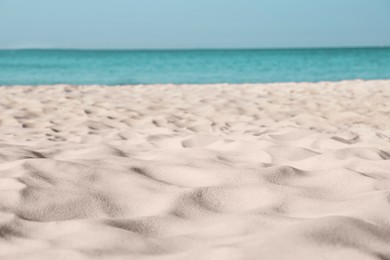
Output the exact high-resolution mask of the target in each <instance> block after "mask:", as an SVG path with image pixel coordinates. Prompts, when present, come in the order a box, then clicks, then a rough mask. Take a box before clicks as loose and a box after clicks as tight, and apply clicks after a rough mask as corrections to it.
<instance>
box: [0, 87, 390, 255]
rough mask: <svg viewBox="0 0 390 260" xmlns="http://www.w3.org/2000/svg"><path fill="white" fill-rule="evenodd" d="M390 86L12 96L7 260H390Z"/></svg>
mask: <svg viewBox="0 0 390 260" xmlns="http://www.w3.org/2000/svg"><path fill="white" fill-rule="evenodd" d="M389 159H390V81H367V82H363V81H350V82H348V81H346V82H339V83H317V84H308V83H304V84H294V83H289V84H271V85H209V86H206V85H202V86H191V85H182V86H174V85H163V86H126V87H101V86H86V87H77V86H41V87H1V88H0V259H1V260H3V259H76V260H77V259H289V260H290V259H381V260H385V259H390V160H389Z"/></svg>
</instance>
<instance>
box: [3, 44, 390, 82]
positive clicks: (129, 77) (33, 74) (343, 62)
mask: <svg viewBox="0 0 390 260" xmlns="http://www.w3.org/2000/svg"><path fill="white" fill-rule="evenodd" d="M350 79H366V80H368V79H390V48H356V49H354V48H348V49H295V50H293V49H291V50H177V51H172V50H169V51H168V50H162V51H73V50H16V51H0V85H41V84H63V83H64V84H105V85H125V84H155V83H175V84H186V83H190V84H206V83H268V82H290V81H294V82H317V81H339V80H350Z"/></svg>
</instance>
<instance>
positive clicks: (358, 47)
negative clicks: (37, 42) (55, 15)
mask: <svg viewBox="0 0 390 260" xmlns="http://www.w3.org/2000/svg"><path fill="white" fill-rule="evenodd" d="M387 48H390V45H373V46H327V47H316V46H314V47H313V46H312V47H243V48H240V47H238V48H213V47H212V48H202V47H199V48H198V47H195V48H129V49H126V48H107V49H103V48H50V47H48V48H46V47H33V48H0V51H219V50H220V51H230V50H231V51H234V50H315V49H387Z"/></svg>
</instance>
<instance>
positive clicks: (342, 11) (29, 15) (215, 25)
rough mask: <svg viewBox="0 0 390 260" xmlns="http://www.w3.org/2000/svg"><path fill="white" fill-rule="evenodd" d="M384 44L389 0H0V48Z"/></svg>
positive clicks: (389, 26)
mask: <svg viewBox="0 0 390 260" xmlns="http://www.w3.org/2000/svg"><path fill="white" fill-rule="evenodd" d="M360 46H390V0H0V49H21V48H55V49H196V48H305V47H360Z"/></svg>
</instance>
